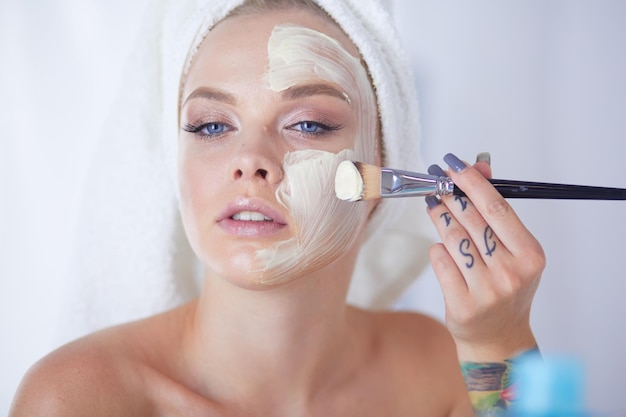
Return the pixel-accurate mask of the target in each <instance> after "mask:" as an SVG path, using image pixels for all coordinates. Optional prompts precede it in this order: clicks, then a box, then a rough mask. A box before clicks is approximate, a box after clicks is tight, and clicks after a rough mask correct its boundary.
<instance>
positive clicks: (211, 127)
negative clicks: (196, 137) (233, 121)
mask: <svg viewBox="0 0 626 417" xmlns="http://www.w3.org/2000/svg"><path fill="white" fill-rule="evenodd" d="M200 131H201V132H202V133H204V134H207V135H219V134H220V133H224V132H225V131H226V125H225V124H224V123H207V124H205V125H204V126H202V128H201V129H200Z"/></svg>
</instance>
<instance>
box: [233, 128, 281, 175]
mask: <svg viewBox="0 0 626 417" xmlns="http://www.w3.org/2000/svg"><path fill="white" fill-rule="evenodd" d="M281 161H282V154H280V152H279V150H278V147H276V146H274V144H272V143H270V141H269V140H267V138H264V137H263V136H257V137H256V138H251V139H243V140H242V142H241V144H240V145H239V149H238V150H237V152H236V154H235V155H234V157H233V159H232V161H231V173H232V174H231V175H232V179H233V180H235V181H238V180H247V181H266V182H267V183H269V184H271V185H276V184H278V183H279V182H280V180H281V179H282V176H283V171H282V167H281Z"/></svg>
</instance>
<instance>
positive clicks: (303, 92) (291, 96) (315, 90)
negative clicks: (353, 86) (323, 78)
mask: <svg viewBox="0 0 626 417" xmlns="http://www.w3.org/2000/svg"><path fill="white" fill-rule="evenodd" d="M319 94H323V95H327V96H331V97H336V98H338V99H340V100H342V101H345V102H346V103H348V104H350V97H349V96H348V95H347V94H346V93H344V92H343V91H339V90H338V89H336V88H335V87H332V86H330V85H328V84H305V85H297V86H293V87H289V88H288V89H287V90H285V91H283V92H282V93H281V97H282V99H283V100H297V99H299V98H303V97H310V96H315V95H319Z"/></svg>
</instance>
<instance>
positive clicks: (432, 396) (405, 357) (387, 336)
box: [365, 312, 471, 415]
mask: <svg viewBox="0 0 626 417" xmlns="http://www.w3.org/2000/svg"><path fill="white" fill-rule="evenodd" d="M365 314H367V313H365ZM370 314H371V316H370V318H369V321H370V322H371V323H373V328H374V332H375V334H377V339H378V340H379V341H378V343H377V344H378V345H379V349H378V350H379V351H380V356H381V358H382V363H383V364H384V367H385V369H392V370H393V374H392V375H389V376H388V377H389V378H388V381H391V380H394V381H399V384H398V386H397V387H395V391H396V392H397V394H398V396H401V395H402V396H404V395H406V397H407V398H408V399H407V403H408V404H409V405H408V406H407V409H410V410H421V409H422V408H421V407H424V410H442V411H441V414H439V415H464V414H463V413H465V414H466V415H470V414H467V413H468V412H471V404H470V403H469V397H468V395H467V391H466V388H465V383H464V381H463V377H462V375H461V370H460V366H459V363H458V358H457V354H456V347H455V344H454V340H453V339H452V336H451V335H450V333H449V332H448V330H447V329H446V327H445V326H444V325H443V323H441V322H440V321H438V320H436V319H434V318H432V317H429V316H427V315H424V314H420V313H415V312H374V313H370ZM402 393H403V394H404V395H403V394H402ZM459 410H460V414H458V413H459ZM431 415H432V414H431Z"/></svg>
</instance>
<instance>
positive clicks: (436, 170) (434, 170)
mask: <svg viewBox="0 0 626 417" xmlns="http://www.w3.org/2000/svg"><path fill="white" fill-rule="evenodd" d="M428 173H429V174H430V175H436V176H438V177H447V176H448V174H446V171H444V170H443V169H442V168H441V167H440V166H439V165H437V164H432V165H431V166H429V167H428Z"/></svg>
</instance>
